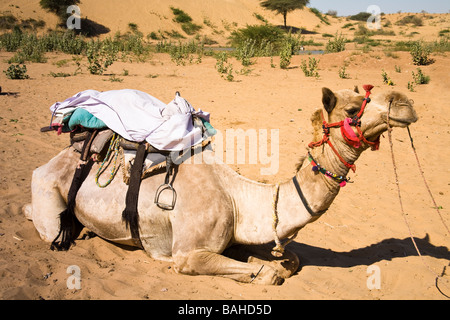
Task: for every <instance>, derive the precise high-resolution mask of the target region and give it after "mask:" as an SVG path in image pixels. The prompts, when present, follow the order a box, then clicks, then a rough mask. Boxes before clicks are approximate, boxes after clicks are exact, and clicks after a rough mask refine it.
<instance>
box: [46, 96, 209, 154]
mask: <svg viewBox="0 0 450 320" xmlns="http://www.w3.org/2000/svg"><path fill="white" fill-rule="evenodd" d="M79 108H80V109H84V110H86V111H87V112H88V113H89V114H91V115H92V116H94V117H95V118H96V119H99V120H100V121H102V122H103V123H104V124H105V125H106V126H107V127H108V128H110V129H111V130H113V131H114V132H116V133H118V134H119V135H121V136H122V137H124V138H125V139H127V140H131V141H136V142H141V141H144V140H145V141H147V142H149V143H150V144H151V145H152V146H154V147H155V148H158V149H160V150H170V151H180V150H184V149H187V148H189V147H191V146H193V145H195V144H197V143H199V142H201V141H203V139H204V137H203V135H202V130H201V129H200V128H197V127H194V126H193V124H192V115H196V116H198V117H200V118H202V119H204V120H205V121H208V122H209V113H207V112H203V111H202V110H198V111H195V109H194V108H193V107H192V106H191V105H190V104H189V102H187V101H186V100H185V99H183V98H182V97H181V96H180V95H179V94H176V96H175V99H173V100H172V101H171V102H170V103H169V104H167V105H166V104H164V103H163V102H161V101H160V100H158V99H156V98H155V97H152V96H151V95H149V94H147V93H145V92H142V91H139V90H132V89H123V90H112V91H105V92H99V91H96V90H85V91H82V92H79V93H77V94H76V95H74V96H72V97H70V98H68V99H66V100H64V101H63V102H57V103H55V104H53V105H52V106H51V107H50V110H51V111H52V114H53V116H54V117H65V116H67V115H69V114H72V116H73V113H74V112H75V110H78V109H79ZM74 121H75V119H74ZM77 121H78V120H77ZM87 121H88V122H90V121H92V122H94V119H92V118H90V119H88V120H87ZM95 121H96V120H95ZM69 125H70V124H69Z"/></svg>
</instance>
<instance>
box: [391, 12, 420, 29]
mask: <svg viewBox="0 0 450 320" xmlns="http://www.w3.org/2000/svg"><path fill="white" fill-rule="evenodd" d="M396 24H397V25H400V26H404V25H406V24H413V25H414V26H417V27H420V26H423V21H422V18H420V17H418V16H415V15H409V16H406V17H403V18H402V19H400V20H399V21H397V22H396Z"/></svg>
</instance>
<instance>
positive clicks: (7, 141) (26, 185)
mask: <svg viewBox="0 0 450 320" xmlns="http://www.w3.org/2000/svg"><path fill="white" fill-rule="evenodd" d="M100 2H102V3H103V1H87V0H84V1H83V4H84V3H85V7H82V8H83V14H86V15H87V16H89V18H91V19H92V20H94V21H96V22H98V23H102V24H103V25H106V26H108V27H109V28H110V29H111V33H114V32H115V31H117V30H126V28H127V24H128V23H129V22H134V23H136V24H138V26H139V28H140V30H141V31H142V32H144V34H146V33H148V32H151V31H152V30H155V29H156V27H157V25H152V24H151V23H152V22H151V21H150V20H148V21H147V19H144V18H142V17H141V16H140V15H139V14H140V11H141V10H137V9H136V6H138V5H141V4H143V3H144V2H145V1H133V3H134V2H135V3H136V4H134V5H130V6H129V8H130V9H129V10H128V11H127V12H126V14H127V15H128V16H129V17H131V18H128V17H126V16H125V14H124V13H123V11H124V10H125V9H124V8H121V7H120V5H119V3H121V1H108V3H112V2H117V6H113V7H114V8H115V10H119V11H122V13H123V14H122V15H121V16H120V19H119V18H117V17H118V15H119V14H118V13H117V12H115V11H110V10H103V11H102V14H99V13H98V10H100V9H98V8H97V6H100V4H97V3H100ZM192 2H193V3H196V4H195V5H194V4H190V5H189V6H188V5H185V6H184V2H183V1H153V3H154V7H151V6H150V5H148V6H147V7H143V8H144V9H145V12H147V11H148V12H153V13H150V15H153V16H155V17H158V15H159V16H160V17H162V18H158V19H159V20H158V23H163V22H164V20H167V24H169V25H167V24H165V25H164V26H165V27H167V29H168V30H170V29H172V28H175V27H174V26H172V25H170V24H171V23H172V22H171V19H164V15H166V16H169V13H170V11H169V9H168V6H169V4H172V5H174V6H179V7H181V8H182V9H184V10H185V11H186V12H188V13H189V14H191V15H192V17H193V18H194V21H199V22H201V21H202V19H203V18H204V17H205V16H207V17H208V18H209V19H210V20H211V22H212V23H213V24H215V25H217V26H220V28H222V26H223V24H222V20H224V19H228V21H229V22H236V23H237V26H239V27H242V26H245V24H246V23H248V24H252V23H256V22H257V21H256V19H255V18H254V17H253V12H259V13H261V14H264V16H265V17H267V18H268V19H269V21H270V22H271V23H274V24H281V23H282V17H280V16H275V15H273V14H271V13H269V12H267V11H264V10H262V9H261V8H259V7H258V6H257V1H248V2H250V3H251V4H252V5H251V6H250V5H247V7H246V6H245V5H244V4H243V3H244V2H247V1H237V0H235V1H195V2H194V1H192ZM206 2H207V3H212V2H214V10H212V9H211V7H209V6H207V5H205V3H206ZM37 3H38V1H12V0H10V1H3V4H2V5H0V11H5V10H10V11H14V12H15V13H17V14H21V15H22V17H27V16H33V15H35V16H36V17H40V18H42V19H44V20H46V21H47V22H48V23H47V26H48V27H51V26H50V25H51V23H56V19H54V17H53V16H52V15H50V14H48V13H46V12H44V11H42V10H40V9H39V7H38V5H37ZM145 3H146V2H145ZM189 3H191V1H190V2H189ZM221 3H223V4H221ZM11 4H18V6H19V8H15V7H11V6H10V5H11ZM28 4H29V5H28ZM221 5H223V8H221V7H220V6H221ZM96 10H97V11H96ZM133 10H134V11H133ZM233 10H234V11H233ZM19 11H20V12H19ZM125 11H126V10H125ZM95 12H97V15H96V13H95ZM302 16H303V17H304V20H301V17H302ZM388 16H390V18H391V19H398V18H399V17H398V15H397V16H396V15H388ZM435 16H436V17H437V18H436V19H432V20H427V22H426V24H425V25H424V26H423V27H417V28H414V29H413V30H409V29H407V28H406V29H405V30H406V31H407V32H405V34H406V33H409V32H411V31H414V30H417V31H418V32H419V34H416V35H414V36H413V38H412V39H414V40H415V39H421V38H424V39H426V40H434V39H437V33H438V32H439V30H442V29H444V28H448V27H449V21H450V19H449V18H450V17H449V14H445V15H435ZM52 19H53V20H52ZM155 19H156V18H155ZM234 19H235V20H234ZM330 19H331V21H332V23H331V25H330V26H328V25H327V26H325V25H322V26H320V33H325V32H327V33H331V34H334V33H335V32H336V31H337V30H343V31H344V32H348V34H353V33H352V32H351V31H348V29H341V27H342V26H343V25H344V24H345V23H346V21H345V19H341V21H339V19H335V18H330ZM441 20H442V21H441ZM430 21H441V22H439V23H435V25H431V24H430ZM288 24H291V25H295V26H297V27H300V26H305V27H307V28H308V29H311V30H312V29H314V28H315V26H316V25H317V24H319V25H320V21H319V20H318V19H317V18H316V17H315V16H313V15H312V14H310V13H309V12H308V13H304V12H296V13H293V14H291V15H288ZM316 28H317V27H316ZM204 29H205V28H204ZM394 29H395V30H397V31H396V34H399V32H398V30H400V27H398V26H395V27H394ZM203 32H206V31H205V30H203ZM320 33H319V34H317V35H314V37H315V39H317V41H324V40H323V38H322V37H321V34H320ZM224 35H226V33H224ZM308 37H313V36H309V35H308ZM431 37H433V38H431ZM387 38H389V39H392V40H398V39H400V40H404V39H411V38H405V37H404V36H403V35H398V36H387ZM218 39H219V40H220V43H223V42H224V39H225V36H224V37H223V38H220V37H218ZM12 55H13V53H8V52H4V51H0V70H2V71H3V70H6V69H7V68H8V63H7V60H8V59H9V58H11V57H12ZM46 57H47V58H48V61H47V62H46V63H27V68H28V74H29V75H30V79H27V80H10V79H7V78H6V76H5V73H3V72H1V73H0V86H1V87H2V93H1V95H0V137H1V139H0V160H1V161H0V173H1V180H0V299H151V300H158V299H174V300H178V299H195V300H197V299H199V300H210V299H213V300H222V299H224V300H237V299H244V300H253V299H262V300H266V299H268V300H271V299H276V300H294V299H432V300H434V299H446V297H445V296H444V295H443V294H441V293H440V292H439V290H438V289H437V287H436V286H435V274H442V273H443V277H442V278H441V279H440V280H439V288H440V289H441V290H442V292H444V293H445V294H446V295H447V296H449V295H450V281H449V280H450V278H449V275H448V272H449V271H448V268H447V270H446V267H448V266H449V258H450V254H449V246H450V243H449V236H450V235H449V234H448V233H447V231H446V228H445V227H444V225H443V224H442V222H441V219H440V218H439V216H438V214H437V212H436V210H435V209H434V208H433V203H432V202H431V200H430V197H429V195H428V193H427V190H426V188H425V187H424V183H423V180H422V177H421V175H420V173H419V170H418V168H417V164H416V160H415V157H414V154H413V152H412V148H411V144H410V140H409V137H408V134H407V131H406V129H397V130H394V132H393V144H394V153H395V157H396V161H397V166H398V175H399V183H400V188H401V192H402V193H401V196H402V199H403V203H404V207H405V212H406V218H407V220H408V222H409V224H410V226H411V231H412V234H413V236H414V239H415V241H416V242H417V245H418V247H419V249H420V251H421V253H422V258H421V257H419V256H418V254H417V252H416V250H415V249H414V246H413V244H412V242H411V239H410V233H409V230H408V227H407V225H406V224H405V221H404V218H403V216H402V212H401V210H400V205H399V197H398V194H397V187H396V184H395V176H394V171H393V165H392V161H391V153H390V148H389V142H388V139H387V134H385V135H384V137H382V139H381V147H380V150H379V151H376V152H372V151H367V152H365V153H364V154H363V155H362V156H361V158H360V159H359V161H358V162H357V163H356V165H357V170H356V173H350V174H349V176H350V177H351V179H352V180H353V181H354V183H352V184H348V185H347V186H346V187H345V188H342V190H341V192H340V194H339V196H338V197H337V198H336V200H335V202H334V203H333V204H332V206H331V207H330V209H329V210H328V212H327V213H326V214H325V215H324V216H323V217H321V218H320V219H319V220H318V221H316V222H315V223H312V224H309V225H307V226H306V227H305V228H304V229H303V230H301V232H300V233H299V234H298V236H297V238H296V239H295V241H294V242H292V243H291V244H289V245H288V249H290V250H292V251H294V252H295V253H296V254H297V255H298V256H299V258H300V262H301V268H300V269H299V271H298V272H297V273H296V274H295V275H293V276H292V277H291V278H289V279H287V280H286V281H285V283H284V284H283V285H281V286H259V285H252V284H241V283H237V282H234V281H233V280H229V279H224V278H219V277H210V276H186V275H180V274H176V273H175V272H174V270H173V268H172V265H171V263H170V262H161V261H157V260H153V259H152V258H150V257H149V256H147V255H146V254H145V252H144V251H142V250H132V249H129V248H124V247H121V246H118V245H115V244H113V243H110V242H108V241H105V240H103V239H101V238H99V237H93V238H89V239H84V240H82V239H81V237H82V236H83V235H85V234H86V233H87V232H88V230H83V231H82V233H81V235H80V239H79V240H77V242H76V246H74V247H72V248H71V249H70V250H69V251H67V252H53V251H51V250H50V249H49V244H48V243H45V242H43V241H41V239H40V238H39V235H38V233H37V231H36V230H35V229H34V226H33V223H32V222H31V221H28V220H27V219H26V218H25V217H24V215H23V214H22V212H21V208H22V206H23V205H25V204H26V203H29V202H30V201H31V191H30V183H31V175H32V171H33V170H34V169H35V168H37V167H38V166H40V165H42V164H44V163H46V162H48V161H49V160H50V159H51V158H52V157H53V156H55V155H56V154H57V153H58V152H59V151H60V150H61V149H63V148H65V147H67V146H68V144H69V137H68V135H64V134H63V135H60V136H57V135H56V134H55V133H53V132H51V133H40V132H39V129H40V128H41V127H43V126H46V125H47V124H48V123H49V121H50V116H51V114H50V111H49V107H50V106H51V105H52V104H53V103H54V102H56V101H62V100H64V99H66V98H68V97H70V96H72V95H73V94H75V93H77V92H79V91H82V90H86V89H96V90H100V91H106V90H115V89H123V88H132V89H137V90H142V91H145V92H147V93H149V94H151V95H153V96H155V97H157V98H158V99H160V100H162V101H165V102H169V101H170V100H172V99H173V97H174V94H175V92H176V91H180V92H181V93H182V96H183V97H185V98H186V99H187V100H188V101H189V102H190V103H191V104H192V105H193V106H194V108H196V109H199V108H201V109H202V110H205V111H208V112H210V113H211V122H212V124H213V126H214V127H216V128H217V129H219V130H221V131H225V130H226V129H229V128H233V129H237V128H242V129H244V130H247V129H256V130H258V129H278V130H279V135H280V146H279V170H278V171H277V173H276V174H274V175H266V176H262V175H261V174H260V169H261V168H262V167H264V165H263V164H261V163H257V164H243V165H237V164H234V165H231V166H232V167H233V169H235V170H236V171H238V172H239V173H240V174H241V175H243V176H246V177H248V178H250V179H253V180H257V181H260V182H265V183H276V182H280V181H284V180H286V179H290V178H292V176H293V175H294V173H295V166H296V164H297V162H298V160H299V158H300V157H301V156H302V155H304V154H305V152H306V150H305V147H306V146H307V144H308V143H309V142H310V141H311V139H312V127H311V123H310V116H311V114H312V112H313V111H314V110H315V109H316V108H318V107H320V106H321V89H322V87H328V88H330V89H331V90H340V89H353V87H354V86H355V85H358V86H359V87H360V88H361V86H362V85H363V84H366V83H370V84H372V85H374V86H375V87H374V89H373V90H372V92H373V93H376V92H382V91H387V90H397V91H401V92H403V93H405V94H407V95H408V97H409V98H410V99H413V100H414V102H415V104H414V106H415V109H416V111H417V113H418V116H419V121H418V122H417V123H414V124H412V125H411V126H410V129H411V133H412V136H413V138H414V145H415V147H416V149H417V153H418V156H419V160H420V162H421V164H422V168H423V171H424V175H425V177H426V179H427V182H428V184H429V186H430V189H431V191H432V193H433V196H434V197H435V199H436V202H437V204H438V206H439V207H440V208H441V209H440V212H441V214H442V216H443V218H444V220H445V222H446V223H447V225H448V224H449V223H450V221H449V218H448V212H449V211H448V210H449V208H450V197H449V194H450V169H449V168H448V167H447V165H448V162H449V160H450V149H449V148H448V146H449V145H450V125H449V124H450V113H449V112H448V110H447V109H448V101H449V100H450V85H449V80H450V78H449V73H450V57H449V56H448V53H444V54H433V55H432V58H433V59H435V62H434V63H432V64H430V65H428V66H422V67H421V69H422V71H423V72H424V73H425V74H426V75H428V76H430V78H431V81H430V83H429V84H425V85H416V86H415V91H414V92H410V91H408V89H407V83H408V81H412V77H411V72H412V71H416V69H417V66H415V65H413V64H412V60H411V56H410V54H409V53H408V52H396V56H395V57H392V56H389V57H388V56H386V55H385V54H384V52H383V51H382V48H376V47H374V48H373V49H372V50H371V51H369V52H362V50H361V49H360V48H357V47H356V48H355V46H354V44H347V50H345V51H343V52H340V53H333V54H325V55H318V56H315V57H316V58H318V59H320V64H319V74H320V77H319V78H318V79H316V78H307V77H305V75H304V74H303V72H302V70H301V69H300V65H301V62H302V60H306V59H307V56H304V55H295V56H293V58H292V62H291V65H290V68H289V69H287V70H283V69H280V67H279V66H278V61H279V57H274V64H275V65H276V67H275V68H272V67H271V65H270V64H271V63H270V58H269V57H267V58H255V59H254V63H253V64H252V65H251V66H250V69H251V72H250V73H248V74H247V75H244V74H236V75H235V79H234V81H232V82H229V81H226V80H224V79H223V78H221V76H220V74H219V73H218V72H217V71H216V69H215V63H216V59H215V58H213V57H203V59H202V62H201V63H198V64H197V63H192V64H187V65H185V66H177V65H176V64H175V63H174V62H172V61H171V59H170V56H169V55H168V54H164V53H159V54H156V53H154V54H152V56H151V57H150V58H149V59H148V60H147V61H145V62H123V61H117V62H115V63H114V64H113V65H112V66H111V67H110V68H109V69H108V72H107V75H103V76H98V75H97V76H95V75H90V74H89V73H88V72H87V71H86V69H83V72H82V73H81V74H77V75H76V76H70V77H66V78H59V77H58V78H55V77H52V76H50V75H49V74H50V72H55V73H56V72H66V73H73V72H74V71H75V70H76V65H75V64H74V63H72V57H71V56H70V55H64V54H59V53H47V54H46ZM63 59H67V60H68V61H69V62H68V63H66V64H64V65H63V66H61V67H58V66H57V65H56V62H57V61H61V60H63ZM230 62H231V63H232V64H233V66H234V68H235V70H240V69H241V68H242V67H241V65H240V62H238V61H236V60H235V59H231V60H230ZM344 62H345V63H347V64H348V66H347V69H346V72H347V73H348V74H349V76H350V78H349V79H340V78H339V76H338V70H339V68H340V67H341V66H342V65H343V64H344ZM395 66H398V67H400V69H401V72H396V71H395ZM382 69H384V70H385V71H386V72H387V73H388V74H389V76H390V77H391V78H392V80H393V81H394V83H395V86H393V87H391V86H388V85H387V84H384V83H383V81H382V77H381V70H382ZM124 70H128V75H126V76H124V75H123V72H124ZM111 74H115V75H116V76H117V77H118V78H121V79H123V81H122V82H112V81H110V75H111ZM149 75H152V76H149ZM151 196H152V197H153V195H151ZM255 210H257V208H255ZM72 265H76V266H78V267H79V268H80V270H81V280H82V281H81V289H78V290H77V289H68V287H67V283H66V281H67V279H68V277H69V276H70V274H68V273H67V268H68V267H70V266H72ZM369 266H376V267H378V270H379V272H380V273H379V274H380V279H381V282H380V287H379V289H377V288H370V285H369V286H368V279H369V278H370V277H371V276H372V275H373V271H371V270H373V269H372V268H369ZM429 268H431V270H432V272H431V271H430V269H429ZM369 280H370V279H369Z"/></svg>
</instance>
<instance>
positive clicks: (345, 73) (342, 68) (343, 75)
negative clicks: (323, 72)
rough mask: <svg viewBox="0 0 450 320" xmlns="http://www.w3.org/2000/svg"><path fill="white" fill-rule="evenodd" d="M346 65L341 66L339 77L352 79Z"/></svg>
mask: <svg viewBox="0 0 450 320" xmlns="http://www.w3.org/2000/svg"><path fill="white" fill-rule="evenodd" d="M345 69H346V66H345V65H343V66H342V67H340V68H339V72H338V74H339V78H341V79H350V75H349V74H348V73H347V72H346V70H345Z"/></svg>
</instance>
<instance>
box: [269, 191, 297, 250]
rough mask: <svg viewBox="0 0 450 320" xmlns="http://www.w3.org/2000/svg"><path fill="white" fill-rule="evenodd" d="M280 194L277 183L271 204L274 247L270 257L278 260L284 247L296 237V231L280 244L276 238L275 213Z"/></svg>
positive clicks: (276, 218)
mask: <svg viewBox="0 0 450 320" xmlns="http://www.w3.org/2000/svg"><path fill="white" fill-rule="evenodd" d="M279 193H280V184H279V183H277V184H276V185H275V192H274V194H273V202H272V207H273V223H272V230H273V235H274V238H275V247H274V248H273V249H272V252H271V253H272V255H273V256H274V257H277V258H280V257H282V256H283V254H284V247H286V246H287V245H288V244H289V243H291V242H292V241H293V240H294V239H295V237H296V236H297V233H298V230H297V231H296V232H295V233H294V234H293V235H292V236H291V237H290V238H288V239H287V240H286V241H285V242H284V243H281V241H280V238H279V237H278V232H277V225H278V212H277V203H278V196H279Z"/></svg>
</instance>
